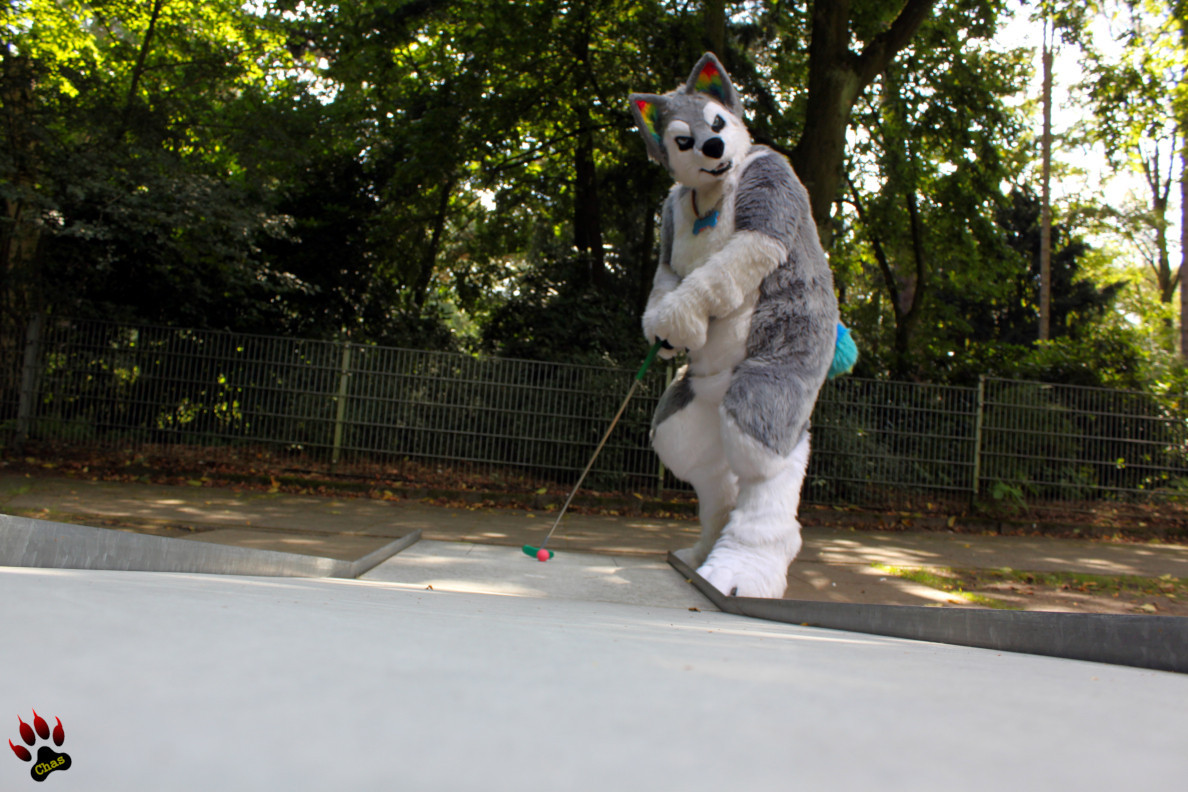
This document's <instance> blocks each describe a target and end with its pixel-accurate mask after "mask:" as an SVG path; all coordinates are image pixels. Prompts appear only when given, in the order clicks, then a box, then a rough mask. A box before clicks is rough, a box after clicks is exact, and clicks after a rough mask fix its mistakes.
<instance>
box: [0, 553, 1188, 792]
mask: <svg viewBox="0 0 1188 792" xmlns="http://www.w3.org/2000/svg"><path fill="white" fill-rule="evenodd" d="M0 602H3V603H4V608H3V609H0V657H2V658H3V669H4V673H3V674H0V702H2V703H3V706H4V707H7V708H8V710H7V711H8V717H10V718H12V717H13V716H15V715H19V714H22V713H26V712H27V711H29V710H31V709H32V708H36V709H37V711H38V712H39V713H41V714H42V715H43V716H47V717H48V718H49V719H50V722H51V723H53V719H54V718H60V719H61V721H62V724H63V727H64V731H65V741H64V744H63V746H62V748H61V749H60V750H64V751H67V752H68V753H69V754H70V755H71V757H72V766H71V768H70V769H69V770H68V771H65V772H63V773H61V775H60V776H59V777H57V778H54V779H51V780H50V781H49V783H50V784H57V785H58V787H59V788H62V789H67V788H69V789H86V790H91V791H98V792H104V790H121V791H124V790H140V789H146V790H147V789H154V790H155V789H161V788H167V789H171V790H203V792H205V791H206V790H210V789H286V790H305V789H319V790H320V789H380V788H382V789H426V790H429V789H431V790H481V791H482V792H491V791H492V790H495V791H498V790H529V791H531V790H550V792H552V791H553V790H558V789H566V790H587V789H588V790H605V789H625V790H637V789H638V790H657V789H682V790H702V789H706V790H715V791H717V790H722V789H762V788H776V789H785V788H795V789H831V790H871V789H877V790H883V791H887V792H896V791H897V790H911V791H912V792H916V791H917V790H920V789H930V788H953V789H957V788H959V789H964V790H974V792H977V791H978V790H994V791H995V792H998V791H999V790H1002V789H1059V788H1068V789H1087V790H1105V789H1145V788H1152V789H1165V788H1176V787H1177V786H1179V785H1181V784H1182V782H1183V779H1184V777H1185V775H1186V774H1188V753H1185V751H1184V750H1183V736H1184V734H1188V711H1186V710H1185V709H1184V707H1183V706H1182V703H1183V702H1184V701H1186V700H1188V677H1185V676H1182V675H1176V674H1168V673H1161V672H1152V671H1139V670H1135V669H1127V668H1120V667H1114V666H1106V665H1098V664H1093V663H1084V662H1075V661H1064V660H1054V659H1050V658H1042V657H1030V656H1025V655H1014V654H1010V653H1001V654H1000V653H995V652H990V651H985V650H976V649H965V648H960V647H951V646H943V645H936V644H927V643H914V642H909V641H902V640H895V639H888V638H878V637H871V636H861V635H853V634H846V633H839V632H832V631H828V630H819V629H812V628H805V627H799V626H796V625H786V624H774V623H767V622H761V621H757V620H751V619H745V618H741V617H736V616H730V615H727V614H723V613H717V612H705V611H702V612H694V611H689V610H687V609H683V608H678V609H664V608H643V607H638V606H631V605H621V604H610V603H589V602H578V601H573V600H562V599H538V598H529V597H506V596H505V597H500V596H490V595H481V594H467V593H453V592H443V591H436V590H434V591H429V590H409V589H407V588H399V587H395V586H393V585H390V584H386V583H380V582H375V581H343V580H329V579H294V578H245V577H234V578H233V577H222V576H214V575H181V574H159V573H133V572H116V571H83V570H43V569H30V568H20V569H0ZM26 720H27V718H26ZM10 722H11V723H12V724H13V725H12V728H11V733H10V735H9V737H10V738H12V739H16V738H17V732H16V728H15V726H16V723H15V720H13V721H10ZM31 783H32V781H31V780H30V779H29V775H28V765H25V764H23V763H22V762H20V761H19V760H17V759H16V758H15V757H12V756H9V757H8V759H7V760H3V761H0V787H2V788H5V789H22V788H26V786H27V785H29V784H31Z"/></svg>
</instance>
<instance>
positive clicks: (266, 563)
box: [0, 514, 419, 578]
mask: <svg viewBox="0 0 1188 792" xmlns="http://www.w3.org/2000/svg"><path fill="white" fill-rule="evenodd" d="M418 537H419V535H418V534H416V533H415V532H414V533H413V534H410V535H409V536H407V537H403V538H401V539H395V540H392V541H387V542H384V543H383V544H381V545H379V546H375V547H368V548H366V549H365V550H363V552H362V553H361V554H356V556H355V557H353V558H348V559H343V558H327V557H321V556H315V555H309V554H306V553H291V552H279V551H276V550H268V549H259V548H252V547H239V546H234V545H223V544H218V543H210V542H195V541H191V540H188V539H176V538H170V537H164V536H147V535H145V534H140V533H133V532H130V531H118V530H112V529H109V528H95V527H93V526H89V525H71V524H66V523H56V522H52V521H47V520H33V519H29V518H26V517H13V516H11V515H7V514H0V565H3V566H27V567H43V568H47V569H117V570H133V571H151V572H202V573H210V574H225V575H279V576H296V577H349V578H353V577H357V576H359V575H361V574H362V573H363V572H365V571H367V570H369V569H371V568H372V567H374V566H375V565H376V564H378V563H380V562H381V561H383V560H384V559H386V558H388V557H390V556H391V555H393V554H394V553H398V552H400V550H402V549H404V548H405V547H407V546H408V545H409V544H411V543H413V542H415V541H416V540H417V538H418Z"/></svg>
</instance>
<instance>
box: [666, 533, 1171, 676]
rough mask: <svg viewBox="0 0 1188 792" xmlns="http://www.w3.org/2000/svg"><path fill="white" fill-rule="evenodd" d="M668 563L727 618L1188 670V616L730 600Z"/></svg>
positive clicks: (682, 566)
mask: <svg viewBox="0 0 1188 792" xmlns="http://www.w3.org/2000/svg"><path fill="white" fill-rule="evenodd" d="M668 563H669V564H671V565H672V566H673V568H675V569H676V570H677V571H678V572H680V573H681V574H682V575H684V576H685V577H686V578H687V579H688V580H689V581H690V582H691V583H693V585H694V586H696V587H697V589H698V590H699V591H701V593H702V594H704V595H705V596H706V597H708V598H709V599H710V600H711V601H712V602H713V603H714V605H715V606H716V607H717V608H718V609H719V610H721V611H723V612H725V613H733V614H737V615H739V616H750V617H753V618H757V619H766V620H768V621H777V622H784V623H787V624H800V625H805V626H809V627H824V628H827V629H833V630H846V631H848V632H860V633H869V634H872V635H884V636H888V637H892V638H908V639H911V640H916V641H932V642H934V643H945V644H954V645H957V646H972V647H976V648H980V649H994V650H998V651H1003V652H1021V653H1024V654H1034V655H1046V656H1049V657H1063V658H1066V659H1069V660H1089V661H1092V662H1097V663H1110V664H1113V665H1125V666H1135V667H1138V668H1150V669H1154V670H1158V671H1176V672H1180V673H1188V619H1185V618H1181V617H1178V616H1126V615H1114V614H1099V613H1047V612H1036V611H997V610H979V609H974V608H930V607H926V606H920V605H865V604H853V603H838V602H811V601H807V600H782V599H761V598H758V597H727V596H725V595H724V594H722V592H720V591H718V590H717V589H716V588H714V587H713V586H712V585H710V583H709V582H708V581H706V579H705V578H703V577H701V575H699V574H697V571H696V570H694V569H693V568H692V567H691V566H690V565H689V564H688V563H687V562H686V561H685V560H684V559H683V558H681V556H680V555H678V554H677V553H671V552H670V553H669V554H668Z"/></svg>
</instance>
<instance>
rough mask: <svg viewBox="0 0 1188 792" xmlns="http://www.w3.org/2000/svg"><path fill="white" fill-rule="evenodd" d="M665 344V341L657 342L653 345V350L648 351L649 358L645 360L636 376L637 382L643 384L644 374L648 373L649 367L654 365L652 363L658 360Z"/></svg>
mask: <svg viewBox="0 0 1188 792" xmlns="http://www.w3.org/2000/svg"><path fill="white" fill-rule="evenodd" d="M663 343H664V342H663V341H657V342H656V343H654V344H652V348H651V349H649V350H648V356H647V357H645V358H644V362H643V365H642V366H640V367H639V372H638V373H636V375H635V379H636V381H637V382H641V381H642V380H643V378H644V374H647V373H648V367H649V366H651V365H652V361H653V360H655V359H656V355H658V354H660V345H661V344H663Z"/></svg>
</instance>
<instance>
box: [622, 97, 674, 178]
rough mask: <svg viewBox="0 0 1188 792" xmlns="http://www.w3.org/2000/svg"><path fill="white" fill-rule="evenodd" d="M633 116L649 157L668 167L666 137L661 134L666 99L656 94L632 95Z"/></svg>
mask: <svg viewBox="0 0 1188 792" xmlns="http://www.w3.org/2000/svg"><path fill="white" fill-rule="evenodd" d="M630 100H631V115H632V116H633V117H634V118H635V125H636V126H637V127H639V133H640V135H642V136H643V139H644V143H645V144H646V145H647V148H648V156H649V157H651V158H652V159H654V160H656V161H657V162H659V163H661V164H664V165H667V161H666V160H667V155H666V154H665V152H664V137H663V135H662V134H661V119H660V116H661V110H662V108H663V107H664V101H665V100H664V97H663V96H657V95H656V94H631V96H630Z"/></svg>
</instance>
